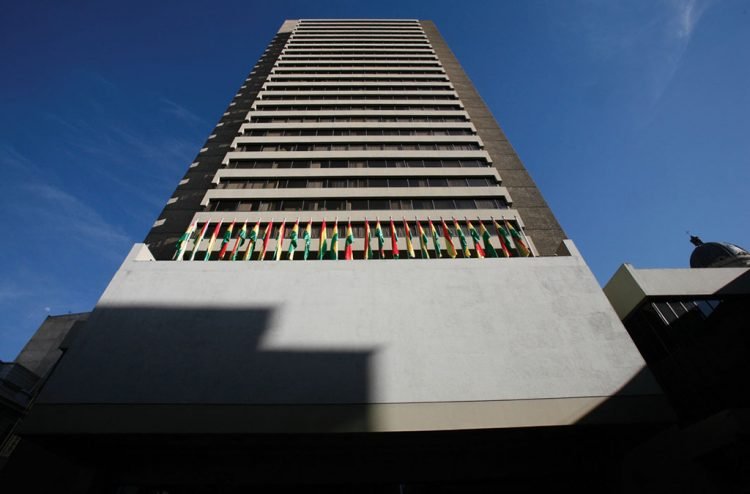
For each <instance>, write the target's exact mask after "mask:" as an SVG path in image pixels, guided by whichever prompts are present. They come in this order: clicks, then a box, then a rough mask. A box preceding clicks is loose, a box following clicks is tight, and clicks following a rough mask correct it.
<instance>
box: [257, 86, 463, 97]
mask: <svg viewBox="0 0 750 494" xmlns="http://www.w3.org/2000/svg"><path fill="white" fill-rule="evenodd" d="M451 89H452V88H451V87H450V85H449V84H445V85H443V86H308V85H304V86H269V87H268V88H267V91H273V92H279V91H330V92H340V91H384V92H387V91H404V90H410V91H413V90H419V91H450V90H451ZM266 95H267V93H264V98H265V97H266Z"/></svg>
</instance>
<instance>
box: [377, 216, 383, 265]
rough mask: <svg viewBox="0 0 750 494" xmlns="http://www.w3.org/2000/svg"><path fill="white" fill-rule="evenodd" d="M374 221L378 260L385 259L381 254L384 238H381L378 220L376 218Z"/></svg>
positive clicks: (381, 233) (381, 232) (381, 229)
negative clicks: (375, 221)
mask: <svg viewBox="0 0 750 494" xmlns="http://www.w3.org/2000/svg"><path fill="white" fill-rule="evenodd" d="M375 219H376V220H377V223H375V236H376V237H378V254H379V256H378V259H383V258H384V257H385V253H384V252H383V245H384V244H385V237H383V228H382V227H381V226H380V220H379V219H378V218H375Z"/></svg>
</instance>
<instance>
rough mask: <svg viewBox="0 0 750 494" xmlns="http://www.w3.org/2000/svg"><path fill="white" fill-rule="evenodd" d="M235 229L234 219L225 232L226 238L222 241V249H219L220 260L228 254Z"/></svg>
mask: <svg viewBox="0 0 750 494" xmlns="http://www.w3.org/2000/svg"><path fill="white" fill-rule="evenodd" d="M233 229H234V220H232V223H231V224H230V225H229V227H228V228H227V231H226V232H224V239H223V240H222V241H221V250H220V251H219V260H222V259H224V256H225V255H226V254H227V249H228V248H229V242H230V241H231V240H232V230H233Z"/></svg>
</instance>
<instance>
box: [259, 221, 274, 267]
mask: <svg viewBox="0 0 750 494" xmlns="http://www.w3.org/2000/svg"><path fill="white" fill-rule="evenodd" d="M271 232H273V221H270V222H269V223H268V225H266V231H265V232H263V249H262V250H261V251H260V255H259V256H258V260H259V261H262V260H263V258H264V257H266V249H268V241H269V240H271Z"/></svg>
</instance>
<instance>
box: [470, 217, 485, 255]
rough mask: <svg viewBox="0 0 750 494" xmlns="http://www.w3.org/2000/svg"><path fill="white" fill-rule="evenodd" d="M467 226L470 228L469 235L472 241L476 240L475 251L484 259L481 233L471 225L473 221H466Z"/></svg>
mask: <svg viewBox="0 0 750 494" xmlns="http://www.w3.org/2000/svg"><path fill="white" fill-rule="evenodd" d="M466 226H467V227H468V228H469V235H471V238H472V240H474V249H475V250H476V251H477V257H478V258H480V259H483V258H484V249H483V248H482V244H481V240H480V238H479V233H478V232H477V230H476V228H474V225H472V224H471V221H469V220H466Z"/></svg>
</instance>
